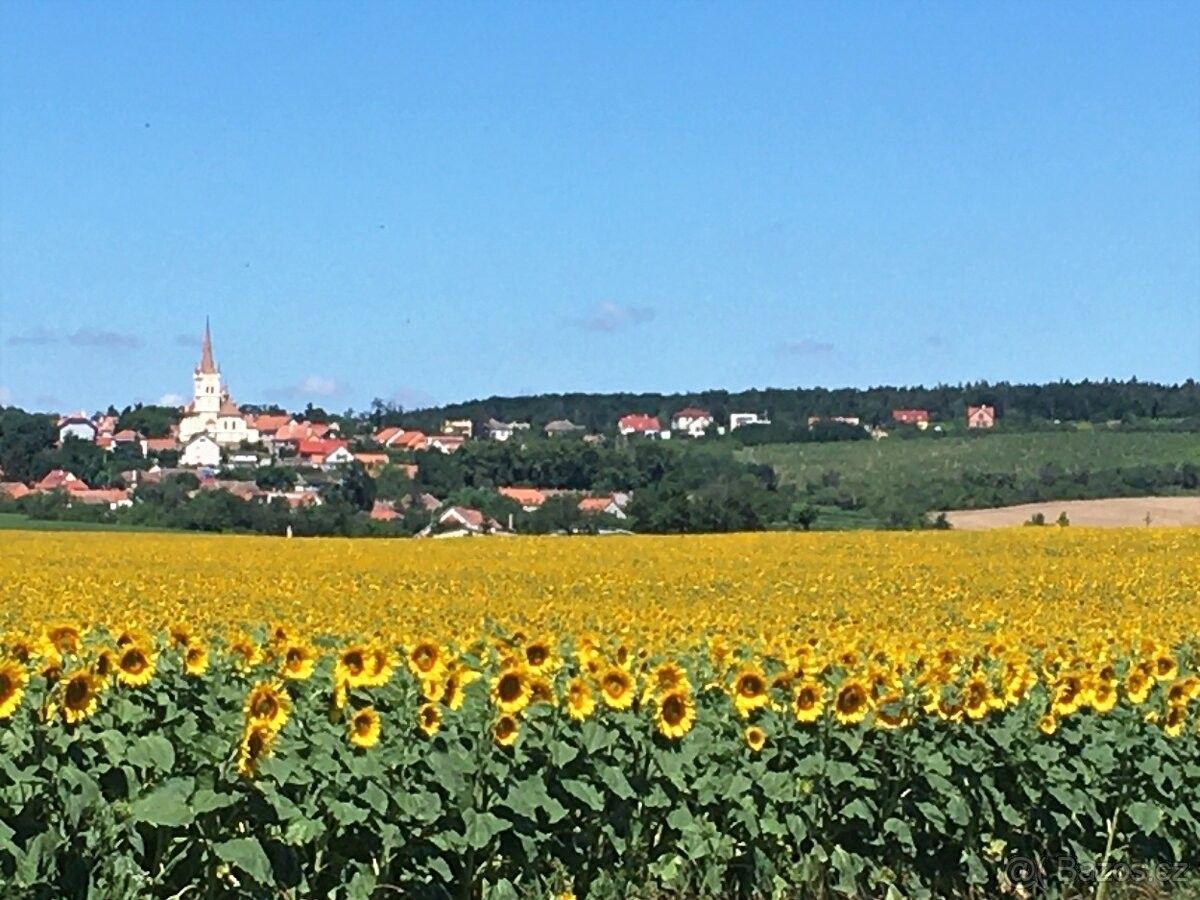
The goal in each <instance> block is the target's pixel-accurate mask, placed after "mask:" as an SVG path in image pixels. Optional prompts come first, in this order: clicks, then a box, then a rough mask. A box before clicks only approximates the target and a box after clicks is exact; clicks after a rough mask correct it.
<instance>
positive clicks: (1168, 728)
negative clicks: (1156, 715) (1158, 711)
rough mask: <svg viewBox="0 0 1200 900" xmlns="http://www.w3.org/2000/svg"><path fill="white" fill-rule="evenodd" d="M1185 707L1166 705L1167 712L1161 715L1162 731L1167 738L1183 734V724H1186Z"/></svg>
mask: <svg viewBox="0 0 1200 900" xmlns="http://www.w3.org/2000/svg"><path fill="white" fill-rule="evenodd" d="M1187 713H1188V711H1187V707H1186V706H1168V707H1167V714H1166V716H1164V717H1163V732H1164V733H1165V734H1166V736H1167V737H1169V738H1177V737H1179V736H1180V735H1181V734H1183V729H1184V726H1185V725H1187Z"/></svg>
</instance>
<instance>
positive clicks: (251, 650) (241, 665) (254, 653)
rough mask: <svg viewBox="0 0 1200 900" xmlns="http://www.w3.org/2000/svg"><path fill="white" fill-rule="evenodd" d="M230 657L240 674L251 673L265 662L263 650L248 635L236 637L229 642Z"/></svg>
mask: <svg viewBox="0 0 1200 900" xmlns="http://www.w3.org/2000/svg"><path fill="white" fill-rule="evenodd" d="M229 657H230V659H232V660H233V667H234V668H235V669H237V670H238V671H239V672H249V671H250V670H251V669H253V668H254V667H255V666H257V665H258V664H259V663H261V662H262V661H263V652H262V648H260V647H259V646H258V642H257V641H255V640H254V638H252V637H250V636H249V635H248V634H240V635H236V636H234V637H233V638H232V639H231V640H230V641H229Z"/></svg>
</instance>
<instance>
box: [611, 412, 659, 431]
mask: <svg viewBox="0 0 1200 900" xmlns="http://www.w3.org/2000/svg"><path fill="white" fill-rule="evenodd" d="M617 428H619V429H620V430H621V431H637V432H645V431H662V425H660V424H659V421H658V417H657V416H648V415H646V414H645V413H630V414H629V415H627V416H621V418H619V419H618V420H617Z"/></svg>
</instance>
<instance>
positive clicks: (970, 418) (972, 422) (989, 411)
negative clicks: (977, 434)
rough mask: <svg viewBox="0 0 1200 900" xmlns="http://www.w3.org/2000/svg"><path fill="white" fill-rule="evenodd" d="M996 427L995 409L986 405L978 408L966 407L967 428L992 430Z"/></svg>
mask: <svg viewBox="0 0 1200 900" xmlns="http://www.w3.org/2000/svg"><path fill="white" fill-rule="evenodd" d="M995 426H996V407H994V406H989V405H987V404H986V403H985V404H981V405H980V406H968V407H967V427H968V428H994V427H995Z"/></svg>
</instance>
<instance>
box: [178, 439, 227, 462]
mask: <svg viewBox="0 0 1200 900" xmlns="http://www.w3.org/2000/svg"><path fill="white" fill-rule="evenodd" d="M179 465H181V466H186V467H188V468H205V469H215V468H217V467H218V466H220V465H221V445H220V444H218V443H217V440H216V438H214V437H213V436H212V435H211V434H207V433H201V434H197V435H193V436H192V438H191V439H190V440H189V441H188V442H187V443H186V444H184V445H183V451H182V452H181V453H180V454H179Z"/></svg>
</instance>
